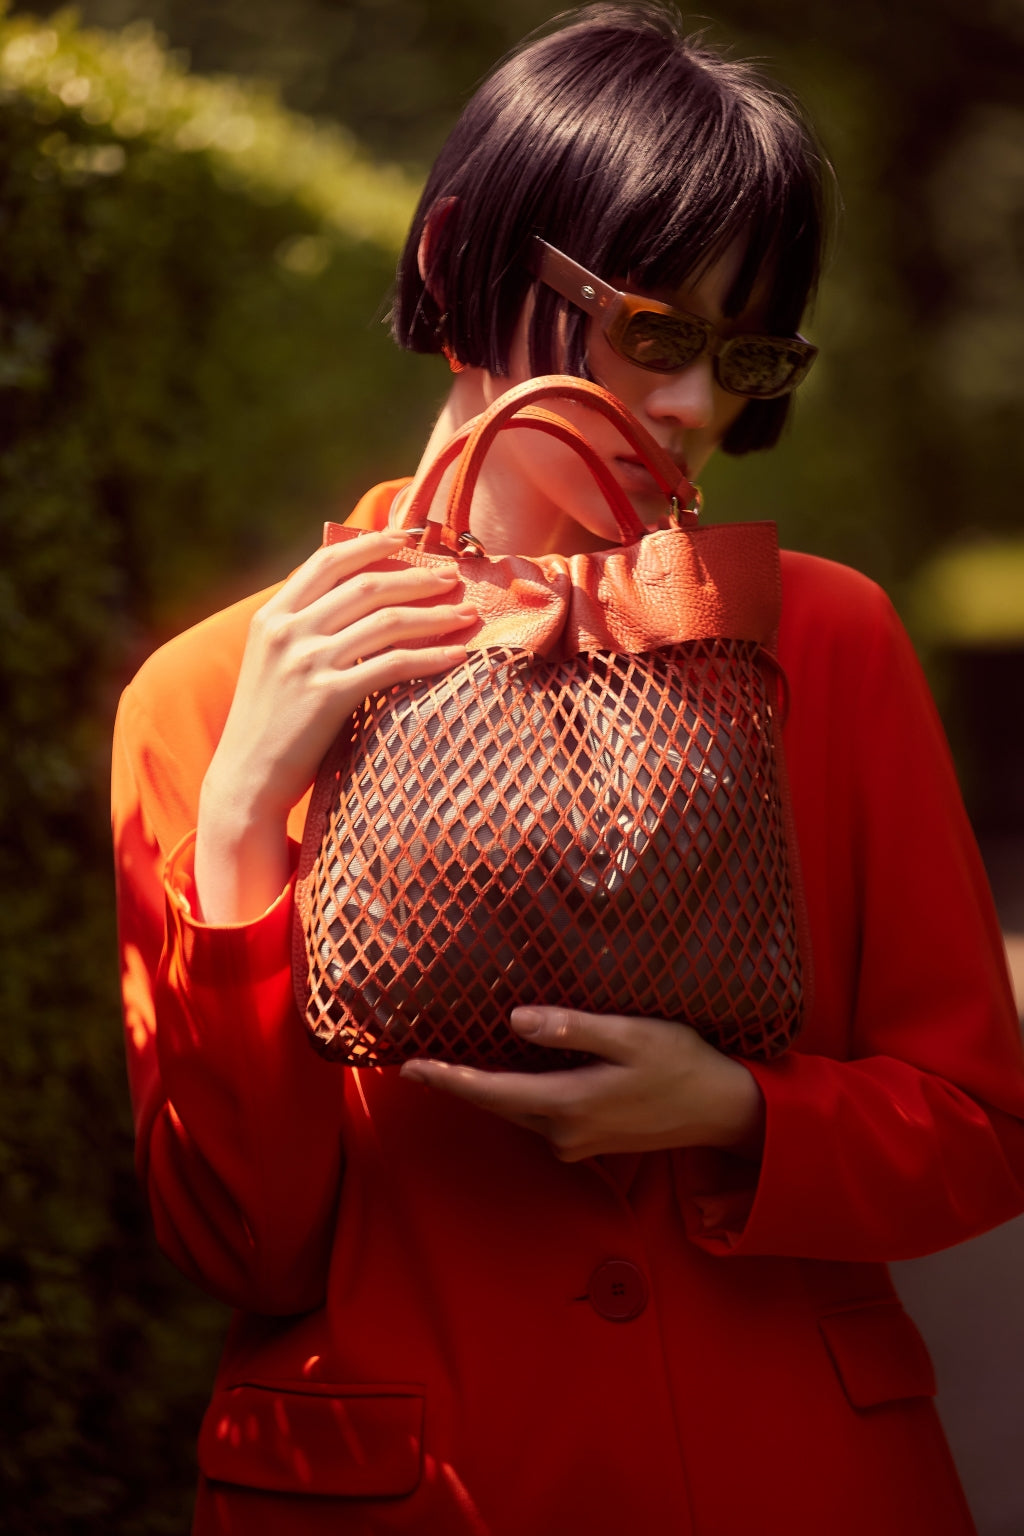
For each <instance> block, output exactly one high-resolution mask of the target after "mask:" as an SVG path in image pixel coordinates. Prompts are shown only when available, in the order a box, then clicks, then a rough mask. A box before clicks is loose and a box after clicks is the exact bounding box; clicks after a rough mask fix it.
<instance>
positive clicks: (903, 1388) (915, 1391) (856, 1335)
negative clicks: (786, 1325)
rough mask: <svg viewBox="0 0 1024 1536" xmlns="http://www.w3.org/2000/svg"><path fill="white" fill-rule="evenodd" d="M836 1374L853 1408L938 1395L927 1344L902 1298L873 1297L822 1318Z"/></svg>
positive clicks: (819, 1324) (821, 1324)
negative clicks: (892, 1299)
mask: <svg viewBox="0 0 1024 1536" xmlns="http://www.w3.org/2000/svg"><path fill="white" fill-rule="evenodd" d="M818 1326H819V1327H820V1329H821V1332H822V1335H823V1337H824V1340H825V1344H826V1346H827V1348H828V1352H829V1354H830V1355H831V1356H832V1363H833V1365H834V1366H835V1368H836V1374H837V1375H838V1377H839V1380H840V1381H841V1382H842V1385H843V1390H844V1392H845V1393H846V1395H847V1397H848V1398H849V1399H850V1402H851V1403H852V1404H853V1406H854V1408H874V1407H876V1406H877V1405H878V1404H879V1403H891V1402H896V1401H898V1400H899V1399H900V1398H905V1397H934V1395H935V1391H936V1387H935V1369H934V1367H933V1365H932V1362H931V1357H930V1356H929V1354H928V1349H927V1346H926V1345H925V1342H924V1340H923V1339H922V1337H921V1335H920V1334H919V1333H918V1331H917V1328H916V1326H915V1324H914V1323H913V1321H912V1320H911V1318H909V1317H908V1316H907V1314H906V1312H904V1310H903V1308H902V1306H901V1305H900V1303H899V1302H898V1301H879V1302H872V1303H870V1304H869V1305H867V1306H857V1307H848V1308H846V1309H845V1310H844V1311H842V1312H829V1313H827V1314H826V1315H825V1316H824V1317H819V1319H818Z"/></svg>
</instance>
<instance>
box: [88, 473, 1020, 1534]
mask: <svg viewBox="0 0 1024 1536" xmlns="http://www.w3.org/2000/svg"><path fill="white" fill-rule="evenodd" d="M394 489H395V487H394V486H393V485H388V486H382V487H378V488H377V490H376V491H375V492H372V493H371V494H370V496H369V497H367V498H364V502H363V503H361V505H360V508H359V509H357V517H356V519H355V520H358V521H360V522H361V523H362V524H363V525H364V526H365V525H368V524H372V523H374V522H379V521H381V520H382V519H383V518H384V517H386V511H387V506H388V504H389V502H390V499H391V495H392V493H393V491H394ZM783 583H784V599H783V604H784V606H783V623H782V630H781V634H780V640H779V651H780V657H781V660H782V663H783V665H784V667H785V669H786V672H787V674H788V677H789V682H790V691H791V708H790V714H789V718H788V722H787V725H786V733H785V739H786V750H787V758H788V764H789V772H790V778H791V781H792V791H793V800H794V808H795V815H796V822H797V831H798V837H799V844H800V851H801V857H802V864H803V873H804V883H805V887H806V893H807V898H808V904H809V908H810V914H811V926H812V935H813V943H814V966H815V977H816V987H815V1001H814V1005H813V1011H812V1013H811V1016H810V1018H809V1020H808V1022H807V1025H806V1027H805V1030H804V1033H803V1035H802V1036H801V1038H800V1041H799V1043H798V1045H797V1047H796V1049H794V1050H793V1051H792V1052H790V1053H789V1054H788V1055H786V1056H785V1057H783V1058H782V1059H780V1060H778V1061H775V1062H773V1063H771V1064H770V1065H754V1066H753V1067H752V1069H751V1070H752V1071H753V1072H754V1074H755V1076H756V1077H757V1080H758V1082H759V1084H760V1086H761V1088H762V1090H763V1093H764V1099H765V1104H766V1109H767V1130H766V1139H765V1148H764V1156H763V1159H762V1161H761V1163H760V1165H759V1166H755V1165H753V1164H750V1163H747V1162H744V1161H742V1160H740V1159H739V1158H735V1157H732V1156H730V1155H728V1154H725V1153H721V1152H715V1151H710V1150H708V1151H705V1150H696V1151H683V1150H680V1151H675V1152H662V1153H652V1154H646V1155H643V1156H635V1157H624V1156H609V1157H604V1158H598V1159H592V1160H590V1161H587V1162H584V1163H581V1164H572V1165H568V1164H562V1163H560V1162H559V1161H558V1160H557V1159H556V1158H555V1156H554V1155H553V1153H552V1152H551V1151H550V1149H549V1148H548V1146H547V1144H546V1143H545V1142H544V1141H543V1140H542V1139H541V1138H540V1137H537V1136H534V1135H532V1134H530V1133H529V1132H526V1131H523V1130H520V1129H518V1128H517V1127H514V1126H511V1125H509V1124H507V1123H506V1122H505V1121H503V1120H499V1119H496V1118H493V1117H490V1116H488V1115H486V1114H484V1113H483V1112H481V1111H478V1110H475V1109H473V1108H471V1107H469V1106H468V1105H464V1104H462V1103H460V1102H458V1101H455V1100H451V1099H449V1098H447V1097H443V1096H440V1095H437V1096H434V1095H432V1094H431V1093H430V1092H429V1090H426V1089H423V1088H421V1087H417V1086H416V1085H413V1084H410V1083H405V1082H402V1081H400V1080H399V1078H398V1075H397V1072H396V1071H395V1070H393V1069H388V1070H380V1069H378V1070H363V1071H350V1070H348V1069H345V1068H341V1067H337V1066H332V1065H329V1064H327V1063H325V1062H324V1061H323V1060H322V1059H320V1058H319V1057H318V1056H317V1055H316V1054H315V1053H314V1052H313V1051H312V1050H311V1049H310V1047H309V1045H308V1043H307V1041H306V1038H305V1033H304V1027H303V1025H302V1023H301V1022H300V1020H299V1018H298V1017H297V1015H296V1012H295V1009H294V1006H293V1002H292V993H291V980H290V972H289V941H290V927H291V900H292V897H291V888H290V887H289V888H288V889H286V890H285V891H284V892H283V893H282V894H281V896H280V898H279V899H278V900H277V901H276V902H275V904H274V905H273V906H272V907H271V908H270V909H269V910H268V911H267V912H266V913H265V914H264V915H263V916H262V917H261V918H259V919H258V920H257V921H256V922H254V923H251V924H243V925H238V926H236V927H225V928H213V927H209V926H207V925H205V924H203V923H201V922H197V921H196V920H195V919H194V917H193V916H192V915H191V902H192V874H191V850H192V834H193V828H194V825H195V821H196V805H197V798H198V793H199V787H200V784H201V781H202V778H203V774H204V772H205V769H206V766H207V763H208V761H209V758H210V755H211V753H212V751H213V748H214V745H215V743H216V741H217V739H218V736H219V733H220V731H221V728H222V725H223V721H224V718H225V715H226V712H227V709H228V706H229V703H230V700H231V697H232V692H233V689H234V685H235V678H236V675H237V670H238V665H239V659H240V656H241V651H242V648H243V645H244V642H245V637H246V631H247V627H248V623H249V620H250V617H251V615H252V613H253V612H254V610H255V609H256V608H257V607H258V606H259V604H260V603H261V602H262V601H263V600H265V598H266V596H267V595H268V594H266V593H263V594H259V595H258V596H256V597H253V598H251V599H249V600H248V601H246V602H243V603H240V604H238V605H237V606H235V607H234V608H231V609H228V610H227V611H226V612H224V613H221V614H218V615H217V616H215V617H214V618H212V619H209V620H207V621H206V622H205V623H203V624H200V625H198V626H197V627H196V628H195V629H193V630H190V631H189V632H188V633H186V634H184V635H182V636H180V637H179V638H178V639H177V640H174V641H172V642H171V643H170V644H169V645H167V646H165V647H163V648H162V649H161V650H159V651H158V652H156V654H155V655H154V656H152V657H151V658H150V659H149V661H148V662H147V663H146V664H145V666H144V667H143V668H142V670H141V672H140V673H139V675H138V677H137V678H136V679H135V681H134V682H133V683H132V684H131V685H130V687H129V688H128V689H127V690H126V691H125V694H124V697H123V700H122V703H121V709H120V712H119V716H118V724H117V734H116V740H115V747H114V836H115V843H116V849H117V861H118V872H119V889H120V913H121V926H122V966H123V975H124V996H125V1019H126V1025H127V1039H128V1053H129V1064H130V1073H131V1085H132V1094H133V1101H134V1107H135V1114H136V1121H137V1127H138V1164H139V1170H140V1174H141V1177H142V1179H143V1181H144V1184H145V1187H146V1190H147V1192H148V1196H149V1201H150V1205H151V1208H152V1212H153V1219H154V1222H155V1224H156V1230H157V1234H158V1237H159V1240H160V1242H161V1244H162V1246H163V1247H164V1249H165V1250H166V1252H167V1253H168V1254H169V1255H170V1257H171V1258H172V1259H173V1260H174V1262H175V1263H176V1264H178V1265H179V1266H180V1267H181V1268H182V1269H183V1270H184V1271H185V1273H186V1274H188V1275H191V1276H192V1277H193V1278H194V1279H195V1280H196V1281H197V1282H198V1283H199V1284H200V1285H202V1286H205V1287H206V1288H207V1289H208V1290H210V1291H212V1292H213V1293H215V1294H216V1295H218V1296H221V1297H224V1298H226V1299H227V1300H228V1301H229V1302H231V1303H232V1304H233V1305H234V1306H235V1307H236V1308H237V1309H238V1312H237V1315H236V1318H235V1322H234V1325H233V1327H232V1330H231V1333H230V1337H229V1340H228V1343H227V1347H226V1349H225V1353H224V1358H223V1361H222V1364H221V1367H220V1371H219V1374H218V1379H217V1383H216V1387H215V1391H214V1395H213V1400H212V1402H211V1405H210V1408H209V1411H208V1413H207V1415H206V1418H205V1420H204V1423H203V1427H202V1432H201V1437H200V1447H199V1458H200V1465H201V1468H202V1473H203V1477H202V1482H201V1486H200V1494H199V1501H198V1505H197V1513H196V1525H195V1530H196V1531H197V1532H198V1533H200V1536H207V1533H214V1532H217V1533H222V1532H231V1533H244V1536H264V1533H267V1536H270V1533H274V1536H279V1533H280V1536H305V1533H309V1536H313V1533H321V1532H323V1533H326V1532H328V1531H330V1532H332V1533H333V1532H338V1531H345V1532H346V1533H349V1532H351V1533H359V1536H363V1533H366V1536H369V1533H371V1532H372V1533H377V1532H427V1533H434V1532H436V1533H438V1536H484V1533H487V1536H524V1533H526V1532H529V1533H531V1536H576V1533H579V1536H612V1533H614V1536H622V1533H623V1532H627V1531H628V1532H629V1533H630V1536H666V1533H668V1532H672V1533H678V1536H684V1533H690V1532H692V1533H696V1536H753V1533H757V1536H825V1533H827V1536H864V1533H865V1532H871V1533H872V1536H916V1533H920V1536H964V1533H968V1532H970V1531H971V1530H972V1529H973V1526H972V1524H971V1520H970V1516H969V1514H968V1512H967V1509H966V1506H965V1504H964V1501H963V1496H962V1494H961V1492H960V1488H959V1484H958V1481H957V1478H956V1473H955V1471H954V1469H953V1467H952V1464H951V1461H950V1458H949V1453H948V1451H947V1449H946V1446H945V1442H944V1440H943V1437H942V1433H941V1430H940V1428H939V1424H938V1420H937V1418H936V1415H935V1413H934V1409H933V1405H932V1401H931V1395H932V1393H933V1392H934V1380H933V1375H932V1369H931V1364H930V1362H929V1359H928V1355H927V1352H926V1350H925V1348H924V1345H923V1344H922V1342H921V1339H920V1337H919V1335H918V1334H917V1332H916V1330H915V1328H914V1326H913V1324H912V1323H911V1321H910V1320H909V1319H908V1318H907V1316H906V1315H905V1314H904V1312H903V1310H902V1308H901V1307H900V1304H899V1302H898V1300H897V1298H896V1295H895V1293H894V1291H893V1289H892V1286H891V1284H890V1281H889V1278H888V1275H887V1272H886V1269H885V1266H884V1261H885V1260H887V1259H894V1258H907V1257H911V1256H913V1255H917V1254H922V1253H926V1252H928V1251H930V1250H934V1249H937V1248H941V1247H944V1246H946V1245H947V1244H951V1243H956V1242H959V1241H961V1240H962V1239H965V1238H968V1237H971V1236H973V1235H974V1234H976V1233H978V1232H981V1231H982V1230H984V1229H985V1228H987V1227H991V1226H993V1225H995V1224H996V1223H998V1222H1001V1221H1004V1220H1006V1219H1007V1218H1009V1217H1011V1216H1013V1215H1015V1214H1016V1213H1018V1212H1019V1211H1021V1209H1022V1208H1024V1123H1022V1120H1024V1061H1022V1053H1021V1043H1020V1036H1019V1032H1018V1027H1017V1019H1016V1014H1015V1010H1014V1007H1013V1003H1012V998H1011V995H1010V990H1009V984H1008V980H1007V977H1006V971H1005V964H1004V960H1003V954H1002V946H1001V941H1000V935H999V931H998V928H997V926H996V922H995V918H994V914H993V910H992V905H991V899H990V896H989V893H988V889H987V886H986V882H985V878H984V874H983V872H982V868H981V865H980V861H979V858H978V854H977V850H976V848H975V845H974V842H973V839H972V837H971V834H970V831H969V828H968V825H967V822H966V819H965V816H964V812H963V808H962V805H961V802H960V797H959V794H958V791H957V787H956V782H955V779H954V775H953V770H952V767H951V765H950V762H949V757H948V753H947V750H946V747H945V744H944V741H943V738H942V734H941V730H940V728H939V725H938V723H937V719H936V716H935V712H934V709H933V706H932V703H931V700H930V698H929V696H928V693H927V690H926V688H925V685H924V682H923V680H922V677H921V674H920V671H919V668H918V666H917V663H916V661H915V658H914V656H913V653H912V651H911V648H910V645H909V642H908V641H907V638H906V636H905V634H904V632H903V630H902V629H901V627H900V625H899V623H898V621H897V619H896V618H895V616H894V614H893V612H892V610H891V608H890V606H889V604H888V602H887V600H886V598H885V597H884V595H883V594H882V593H881V592H880V591H879V590H878V588H877V587H875V586H874V585H872V584H871V583H870V582H868V581H867V580H865V579H864V578H863V577H861V576H859V575H857V574H855V573H854V572H852V571H850V570H847V569H845V568H843V567H841V566H837V565H833V564H830V563H829V562H826V561H822V560H818V559H814V558H812V557H809V556H805V555H795V554H786V555H784V556H783ZM303 813H304V805H299V806H297V807H296V808H295V811H294V813H293V817H292V821H291V823H290V831H291V833H292V835H293V837H294V838H296V839H297V838H299V837H300V836H301V829H302V821H303Z"/></svg>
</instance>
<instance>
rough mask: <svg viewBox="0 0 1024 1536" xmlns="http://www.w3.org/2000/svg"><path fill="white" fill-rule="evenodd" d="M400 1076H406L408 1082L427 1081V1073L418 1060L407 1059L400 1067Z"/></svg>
mask: <svg viewBox="0 0 1024 1536" xmlns="http://www.w3.org/2000/svg"><path fill="white" fill-rule="evenodd" d="M398 1075H399V1077H404V1078H405V1080H406V1082H407V1083H426V1081H427V1076H426V1073H425V1072H424V1071H423V1070H422V1068H421V1067H420V1064H419V1062H418V1061H407V1062H405V1064H404V1065H403V1066H402V1067H400V1068H399V1072H398Z"/></svg>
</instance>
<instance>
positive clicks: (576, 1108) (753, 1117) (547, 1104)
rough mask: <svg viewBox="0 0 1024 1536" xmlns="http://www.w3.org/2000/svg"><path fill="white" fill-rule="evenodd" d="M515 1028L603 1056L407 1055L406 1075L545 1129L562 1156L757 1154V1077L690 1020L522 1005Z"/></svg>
mask: <svg viewBox="0 0 1024 1536" xmlns="http://www.w3.org/2000/svg"><path fill="white" fill-rule="evenodd" d="M512 1025H513V1028H514V1029H515V1030H516V1033H517V1034H520V1035H523V1036H525V1037H526V1038H527V1039H529V1040H532V1041H533V1042H535V1043H536V1044H538V1045H544V1046H550V1047H552V1048H553V1049H558V1050H564V1049H566V1048H568V1049H570V1050H574V1051H589V1052H590V1053H592V1054H593V1055H595V1056H600V1057H601V1058H602V1060H600V1061H598V1062H592V1063H589V1064H587V1065H585V1066H581V1067H576V1068H574V1069H573V1070H571V1071H555V1072H541V1073H527V1072H482V1071H479V1070H478V1069H476V1068H475V1067H462V1066H453V1065H450V1064H448V1063H446V1062H441V1061H422V1060H420V1061H409V1062H406V1063H405V1065H404V1066H403V1067H402V1072H401V1075H402V1076H403V1077H404V1078H406V1079H407V1080H408V1081H410V1082H416V1083H424V1084H426V1085H427V1086H428V1087H430V1088H440V1089H441V1090H442V1091H443V1092H445V1093H451V1094H454V1096H455V1097H456V1098H459V1099H466V1100H468V1101H469V1103H471V1104H476V1105H477V1106H478V1107H479V1108H481V1109H486V1110H490V1111H491V1113H492V1114H496V1115H501V1116H503V1117H504V1118H505V1119H506V1120H511V1121H512V1122H513V1123H514V1124H515V1125H521V1126H523V1127H524V1128H525V1129H526V1130H530V1131H536V1132H538V1133H539V1134H540V1135H541V1136H546V1137H547V1139H548V1141H549V1142H550V1143H551V1146H552V1148H553V1149H554V1152H555V1155H556V1156H557V1157H559V1158H560V1159H561V1160H562V1162H566V1163H573V1162H579V1161H580V1159H581V1158H585V1157H596V1156H598V1155H599V1154H600V1153H602V1152H651V1151H655V1150H656V1149H658V1148H661V1147H695V1146H705V1147H707V1146H714V1147H728V1148H730V1149H732V1150H734V1151H736V1152H739V1153H741V1154H742V1155H745V1156H750V1157H755V1158H756V1157H758V1156H759V1155H760V1151H761V1146H762V1142H763V1136H764V1126H763V1122H764V1104H763V1100H762V1098H761V1090H760V1089H759V1087H758V1085H757V1082H756V1081H755V1079H754V1077H753V1075H752V1074H751V1073H750V1072H748V1071H747V1069H746V1067H744V1066H743V1065H742V1063H740V1062H738V1061H735V1060H734V1059H733V1058H732V1057H731V1056H724V1055H723V1054H722V1053H721V1051H717V1050H715V1048H714V1046H711V1045H709V1044H708V1043H707V1041H705V1040H703V1039H702V1038H701V1036H700V1035H698V1033H697V1031H696V1030H694V1029H691V1028H690V1027H689V1026H688V1025H686V1024H670V1023H667V1022H666V1021H665V1020H664V1019H638V1018H624V1017H621V1016H620V1015H618V1014H594V1013H577V1012H574V1011H572V1010H570V1009H566V1008H540V1007H538V1008H516V1009H514V1010H513V1013H512Z"/></svg>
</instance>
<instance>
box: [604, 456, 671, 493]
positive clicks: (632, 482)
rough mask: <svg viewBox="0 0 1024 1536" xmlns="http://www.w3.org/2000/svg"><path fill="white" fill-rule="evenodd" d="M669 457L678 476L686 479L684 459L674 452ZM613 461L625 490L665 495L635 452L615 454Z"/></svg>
mask: <svg viewBox="0 0 1024 1536" xmlns="http://www.w3.org/2000/svg"><path fill="white" fill-rule="evenodd" d="M671 458H672V462H673V463H674V464H675V466H676V469H677V470H678V471H679V474H680V476H681V477H682V478H683V479H687V473H686V460H685V459H683V458H677V457H676V455H675V454H672V455H671ZM614 462H615V466H616V468H617V469H618V470H619V478H620V479H621V481H622V482H623V484H624V486H625V488H626V490H636V491H653V492H657V494H658V495H661V496H664V495H665V492H664V490H663V489H662V487H661V486H660V484H659V483H658V481H657V480H656V479H655V477H654V475H653V474H652V473H651V471H650V470H649V469H648V468H647V465H646V464H645V463H644V461H643V460H642V459H641V458H639V457H638V456H637V455H636V454H627V453H620V454H617V455H616V457H615V461H614Z"/></svg>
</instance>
